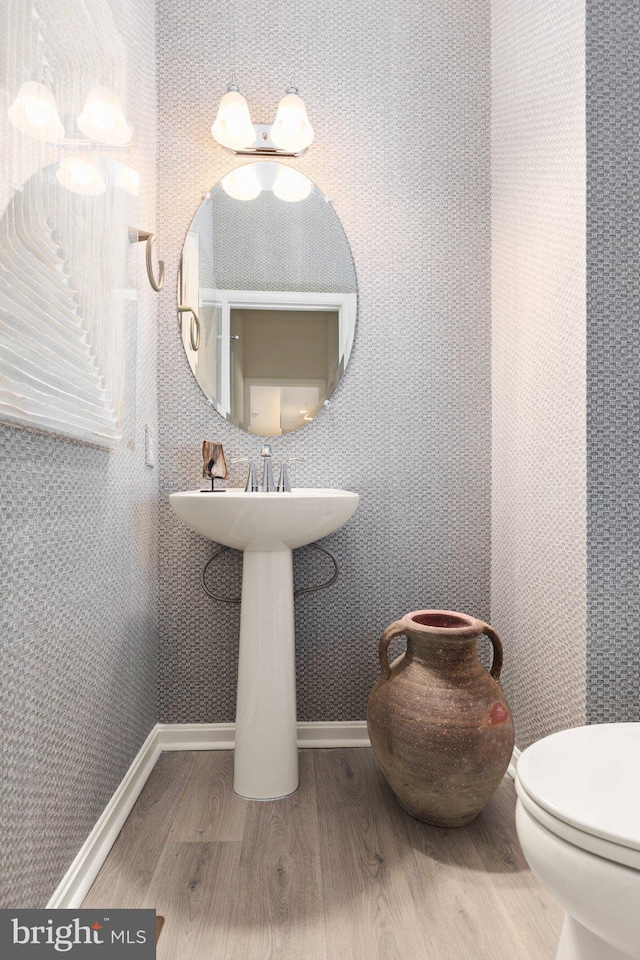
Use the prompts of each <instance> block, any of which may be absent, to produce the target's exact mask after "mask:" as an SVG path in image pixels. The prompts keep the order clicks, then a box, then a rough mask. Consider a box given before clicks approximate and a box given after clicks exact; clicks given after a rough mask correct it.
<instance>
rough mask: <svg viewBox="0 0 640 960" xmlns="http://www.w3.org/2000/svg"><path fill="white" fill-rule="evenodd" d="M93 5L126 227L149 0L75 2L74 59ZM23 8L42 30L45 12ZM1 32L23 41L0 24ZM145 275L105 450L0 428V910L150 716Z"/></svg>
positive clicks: (149, 180) (57, 859)
mask: <svg viewBox="0 0 640 960" xmlns="http://www.w3.org/2000/svg"><path fill="white" fill-rule="evenodd" d="M96 4H99V5H100V8H101V10H100V13H101V16H103V17H104V16H108V15H109V10H110V11H111V13H112V14H113V19H114V25H115V28H116V29H117V30H118V32H119V33H120V34H121V37H122V39H123V41H124V44H125V45H126V52H127V67H128V86H129V90H130V91H131V96H130V97H129V100H128V103H127V105H126V106H127V112H128V116H129V118H130V119H131V120H132V122H133V124H134V126H135V129H136V138H135V141H134V147H133V148H132V150H131V151H130V152H129V153H128V154H127V162H129V163H130V164H131V165H132V166H134V167H135V168H136V169H138V170H139V171H140V173H141V175H142V185H141V194H140V217H141V223H140V226H141V227H146V228H150V227H151V226H152V224H153V217H154V196H155V182H154V174H155V170H154V149H155V143H154V133H155V87H154V37H153V20H154V8H153V2H151V0H135V2H134V3H132V2H131V0H108V2H107V0H83V2H78V3H77V4H75V14H74V28H75V31H76V33H75V36H74V38H73V44H74V50H75V52H76V54H77V58H78V62H79V63H80V65H81V64H82V56H83V55H86V53H87V50H88V49H91V46H90V44H89V42H88V38H87V37H84V35H83V24H84V23H89V24H90V23H91V18H92V15H93V12H94V11H95V7H96ZM35 5H36V7H37V10H38V12H39V13H40V16H41V17H42V18H44V24H43V25H44V27H45V28H46V27H47V26H48V23H47V18H48V17H56V18H57V17H58V16H59V8H58V7H56V5H55V4H50V3H47V4H42V3H36V4H35ZM7 10H8V8H5V12H7ZM58 26H60V22H59V23H58ZM54 32H55V31H54ZM69 36H73V34H69ZM3 40H6V41H9V42H11V43H15V44H19V43H20V42H21V38H20V37H19V36H17V35H16V29H15V26H12V24H11V23H9V24H8V30H7V32H6V33H5V34H4V35H3ZM56 52H57V53H58V54H59V53H60V51H56ZM52 53H53V51H51V50H50V51H49V62H50V63H52V61H55V59H56V58H55V57H53V56H52ZM103 53H104V55H105V57H107V58H108V57H109V56H111V55H114V52H113V51H109V50H104V51H103ZM69 62H70V63H71V62H72V60H70V61H69ZM70 69H74V67H70ZM134 94H135V95H134ZM3 109H4V108H3ZM133 225H134V224H132V226H133ZM136 225H137V224H136ZM140 256H141V254H140V252H139V251H138V252H136V251H133V250H132V257H133V258H134V260H135V258H136V257H138V258H140ZM140 264H142V260H140ZM143 277H144V274H143V271H142V270H139V291H140V297H139V299H138V302H137V304H136V303H132V302H129V304H128V312H127V320H126V329H127V350H126V356H125V383H126V403H125V422H124V432H125V436H124V439H123V441H122V443H121V445H120V446H119V447H118V449H117V450H115V451H113V452H112V453H108V452H106V451H105V450H99V449H96V448H92V447H88V446H84V445H82V444H79V443H75V442H68V441H64V440H60V439H56V438H54V437H47V436H43V435H38V434H35V433H28V432H25V431H23V430H20V429H15V428H10V427H3V426H0V488H1V489H0V538H1V542H2V554H1V565H0V573H1V576H0V590H1V602H0V643H1V649H2V671H1V673H0V677H1V680H0V684H1V688H2V689H1V692H0V715H1V720H2V735H1V737H0V740H1V751H2V773H1V778H2V786H3V791H2V815H1V822H2V840H1V842H0V877H1V882H0V906H3V907H6V906H16V907H18V906H19V907H27V906H44V905H45V904H46V902H47V901H48V899H49V897H50V896H51V894H52V893H53V891H54V889H55V887H56V886H57V884H58V882H59V881H60V879H61V877H62V875H63V874H64V872H65V871H66V869H67V867H68V866H69V864H70V862H71V861H72V859H73V858H74V857H75V855H76V853H77V852H78V850H79V848H80V847H81V845H82V843H83V842H84V840H85V839H86V837H87V835H88V833H89V831H90V830H91V828H92V827H93V825H94V824H95V821H96V820H97V818H98V816H99V815H100V813H101V812H102V810H103V808H104V806H105V804H106V802H107V801H108V800H109V798H110V797H111V795H112V794H113V792H114V790H115V788H116V787H117V786H118V784H119V782H120V781H121V779H122V777H123V776H124V774H125V772H126V770H127V768H128V767H129V765H130V763H131V761H132V759H133V757H134V756H135V754H136V752H137V751H138V749H139V748H140V746H141V744H142V742H143V741H144V738H145V737H146V735H147V734H148V732H149V730H150V728H151V726H152V725H153V723H154V722H155V703H154V669H155V656H156V609H155V608H156V506H157V471H154V470H150V469H148V468H147V467H145V465H144V424H145V422H147V423H150V424H151V425H152V426H153V427H154V428H156V426H157V425H156V397H155V371H154V363H155V301H154V299H153V297H154V294H152V293H151V291H150V289H149V287H148V284H147V282H146V279H144V281H143ZM136 339H137V345H136Z"/></svg>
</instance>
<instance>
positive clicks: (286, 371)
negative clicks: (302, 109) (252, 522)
mask: <svg viewBox="0 0 640 960" xmlns="http://www.w3.org/2000/svg"><path fill="white" fill-rule="evenodd" d="M357 302H358V300H357V284H356V273H355V268H354V265H353V258H352V256H351V249H350V247H349V242H348V240H347V237H346V235H345V232H344V230H343V228H342V224H341V223H340V220H339V218H338V216H337V214H336V213H335V211H334V209H333V207H332V205H331V203H330V201H329V200H328V199H327V198H326V197H325V196H324V194H323V193H322V191H321V190H319V189H318V187H317V186H316V185H315V184H314V183H312V181H311V180H309V179H308V178H307V177H305V176H304V175H303V174H301V173H299V172H298V171H297V170H296V169H294V168H293V167H289V166H286V165H284V164H281V163H276V162H274V161H271V160H269V161H264V162H259V163H250V164H246V165H244V166H241V167H237V168H236V169H235V170H233V171H232V172H231V173H229V174H227V176H226V177H224V178H223V179H222V180H220V182H219V183H218V184H216V186H215V187H214V188H213V189H212V190H211V191H210V192H209V193H208V194H207V196H206V197H205V199H204V200H203V201H202V203H201V204H200V206H199V208H198V210H197V212H196V214H195V216H194V218H193V220H192V222H191V226H190V227H189V231H188V233H187V236H186V239H185V242H184V247H183V249H182V262H181V266H180V275H179V280H178V313H179V318H180V321H181V331H182V343H183V346H184V349H185V352H186V354H187V358H188V360H189V365H190V367H191V370H192V372H193V375H194V377H195V378H196V380H197V382H198V384H199V386H200V388H201V390H202V392H203V393H204V395H205V396H206V397H207V399H208V400H209V401H210V402H211V404H212V405H213V406H214V407H215V409H216V410H217V411H218V413H219V414H220V416H222V417H224V418H225V419H226V420H229V421H230V422H231V423H234V424H235V425H236V426H238V427H241V428H242V429H243V430H247V431H248V432H249V433H254V434H259V435H261V436H278V435H280V434H283V433H290V432H291V431H292V430H298V429H299V428H300V427H304V426H306V425H307V424H309V423H311V422H312V421H313V420H314V419H315V417H316V416H317V415H318V413H319V412H320V410H322V407H323V405H324V403H325V401H326V400H328V398H329V397H330V396H331V394H332V393H333V392H334V390H335V389H336V386H337V385H338V383H339V381H340V378H341V377H342V375H343V373H344V371H345V369H346V366H347V363H348V361H349V355H350V353H351V347H352V344H353V337H354V333H355V324H356V315H357Z"/></svg>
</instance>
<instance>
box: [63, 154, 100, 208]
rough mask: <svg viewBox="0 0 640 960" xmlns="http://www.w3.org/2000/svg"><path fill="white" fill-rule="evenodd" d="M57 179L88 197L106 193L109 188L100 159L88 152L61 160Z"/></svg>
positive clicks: (68, 187) (70, 188)
mask: <svg viewBox="0 0 640 960" xmlns="http://www.w3.org/2000/svg"><path fill="white" fill-rule="evenodd" d="M56 179H57V181H58V183H61V184H62V186H63V187H66V188H67V190H72V191H73V193H81V194H83V195H84V196H87V197H95V196H98V194H101V193H105V191H106V189H107V185H106V183H105V182H104V178H103V176H102V173H101V172H100V167H99V166H98V161H97V160H96V158H95V157H90V156H87V155H86V154H78V155H77V156H75V157H65V159H64V160H61V161H60V164H59V166H58V169H57V170H56Z"/></svg>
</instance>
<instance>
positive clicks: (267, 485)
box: [260, 443, 276, 493]
mask: <svg viewBox="0 0 640 960" xmlns="http://www.w3.org/2000/svg"><path fill="white" fill-rule="evenodd" d="M260 456H261V457H262V459H263V467H262V483H261V484H260V490H261V491H262V493H273V492H274V491H275V489H276V487H275V483H274V481H273V462H272V460H271V458H272V456H273V449H272V447H271V444H270V443H263V444H262V450H261V451H260Z"/></svg>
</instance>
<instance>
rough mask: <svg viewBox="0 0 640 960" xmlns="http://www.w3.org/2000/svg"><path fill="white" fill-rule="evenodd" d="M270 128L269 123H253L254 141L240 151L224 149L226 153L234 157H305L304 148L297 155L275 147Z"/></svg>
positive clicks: (305, 149)
mask: <svg viewBox="0 0 640 960" xmlns="http://www.w3.org/2000/svg"><path fill="white" fill-rule="evenodd" d="M271 126H272V124H270V123H254V124H253V129H254V130H255V132H256V139H255V140H254V142H253V143H252V144H251V146H249V147H244V149H242V150H233V149H231V148H230V147H225V148H224V149H225V150H226V151H227V153H232V154H234V155H235V156H236V157H303V156H304V155H305V153H306V152H307V148H306V147H305V148H304V150H300V151H299V152H298V153H291V152H290V151H288V150H281V149H280V148H279V147H276V145H275V143H274V142H273V140H272V139H271Z"/></svg>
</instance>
